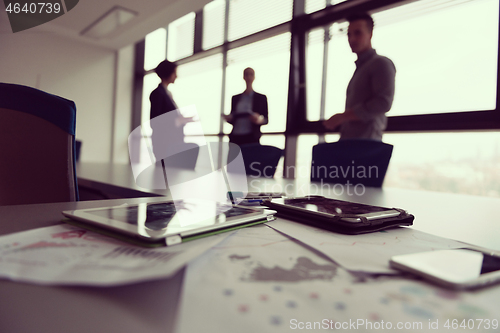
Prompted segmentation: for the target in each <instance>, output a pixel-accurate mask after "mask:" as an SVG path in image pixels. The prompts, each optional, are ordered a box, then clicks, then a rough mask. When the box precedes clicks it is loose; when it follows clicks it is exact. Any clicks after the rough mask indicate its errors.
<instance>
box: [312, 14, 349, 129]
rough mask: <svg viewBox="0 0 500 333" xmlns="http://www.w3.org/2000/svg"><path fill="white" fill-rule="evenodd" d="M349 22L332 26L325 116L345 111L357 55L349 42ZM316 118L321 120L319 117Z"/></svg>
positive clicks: (329, 43)
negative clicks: (347, 91)
mask: <svg viewBox="0 0 500 333" xmlns="http://www.w3.org/2000/svg"><path fill="white" fill-rule="evenodd" d="M347 26H348V23H347V22H343V23H340V24H339V23H334V24H333V25H332V26H331V27H330V37H331V39H330V41H329V42H328V72H327V77H326V82H327V83H326V98H325V118H329V117H330V116H332V115H333V114H335V113H340V112H344V110H345V99H346V89H347V85H348V84H349V81H350V80H351V77H352V74H353V73H354V70H355V69H356V67H355V64H354V61H355V60H356V55H355V54H354V53H352V51H351V48H350V47H349V44H348V43H347ZM314 120H319V117H318V118H317V119H314Z"/></svg>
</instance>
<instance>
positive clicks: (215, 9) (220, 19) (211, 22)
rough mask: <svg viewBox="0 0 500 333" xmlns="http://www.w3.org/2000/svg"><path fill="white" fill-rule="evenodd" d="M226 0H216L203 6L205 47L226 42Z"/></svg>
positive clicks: (208, 47) (206, 48)
mask: <svg viewBox="0 0 500 333" xmlns="http://www.w3.org/2000/svg"><path fill="white" fill-rule="evenodd" d="M225 14H226V1H224V0H216V1H212V2H210V3H208V4H207V5H206V6H205V7H203V49H204V50H208V49H210V48H212V47H215V46H219V45H221V44H222V43H223V42H224V20H225Z"/></svg>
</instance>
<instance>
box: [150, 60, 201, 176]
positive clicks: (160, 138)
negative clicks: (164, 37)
mask: <svg viewBox="0 0 500 333" xmlns="http://www.w3.org/2000/svg"><path fill="white" fill-rule="evenodd" d="M155 73H156V74H157V75H158V77H159V78H160V79H161V82H160V84H159V85H158V87H157V88H156V89H155V90H153V91H152V92H151V95H149V101H150V102H151V113H150V119H151V121H150V125H151V128H152V130H153V134H152V136H151V139H152V143H153V152H154V155H155V157H156V160H160V159H164V158H165V157H168V156H171V155H172V154H173V155H172V156H173V157H172V158H171V159H170V160H169V164H170V165H172V164H175V165H176V166H179V167H186V168H194V164H193V163H196V158H195V157H193V158H192V157H189V158H186V157H183V159H184V160H185V161H179V159H180V158H181V157H179V156H180V155H178V154H175V153H180V152H182V151H186V150H189V149H193V148H196V150H193V154H196V156H197V154H198V152H197V147H198V146H197V145H194V144H187V143H184V125H186V124H187V123H188V122H191V121H193V117H184V116H182V114H181V113H180V112H179V110H178V109H179V108H178V106H177V104H175V102H174V99H173V98H172V94H171V93H170V91H169V90H168V86H169V85H170V84H172V83H174V82H175V79H176V78H177V64H176V63H173V62H170V61H168V60H164V61H162V62H161V63H160V64H159V65H158V66H157V67H156V68H155ZM165 114H168V116H164V115H165ZM157 117H158V118H157ZM154 118H157V119H156V120H155V119H154ZM174 155H176V156H174ZM193 159H194V161H193ZM174 160H176V161H174Z"/></svg>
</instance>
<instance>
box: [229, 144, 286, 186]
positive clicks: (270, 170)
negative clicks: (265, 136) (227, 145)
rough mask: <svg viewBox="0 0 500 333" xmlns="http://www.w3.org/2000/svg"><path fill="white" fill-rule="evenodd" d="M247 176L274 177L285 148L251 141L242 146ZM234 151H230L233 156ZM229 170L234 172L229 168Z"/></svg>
mask: <svg viewBox="0 0 500 333" xmlns="http://www.w3.org/2000/svg"><path fill="white" fill-rule="evenodd" d="M240 150H241V155H242V157H243V163H244V165H245V171H246V175H247V176H254V177H265V178H273V177H274V173H275V172H276V167H277V166H278V162H279V161H280V158H281V156H282V155H283V150H282V149H279V148H277V147H274V146H267V145H261V144H259V143H250V144H245V145H241V146H240ZM231 154H232V152H231V151H230V152H229V155H230V156H231ZM228 172H234V171H233V170H229V169H228Z"/></svg>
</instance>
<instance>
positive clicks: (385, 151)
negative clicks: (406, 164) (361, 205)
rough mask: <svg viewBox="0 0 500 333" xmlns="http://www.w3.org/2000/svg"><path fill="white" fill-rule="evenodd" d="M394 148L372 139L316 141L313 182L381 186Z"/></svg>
mask: <svg viewBox="0 0 500 333" xmlns="http://www.w3.org/2000/svg"><path fill="white" fill-rule="evenodd" d="M392 149H393V146H392V145H390V144H387V143H383V142H381V141H375V140H369V139H350V140H340V141H337V142H332V143H320V144H317V145H315V146H314V147H313V149H312V163H311V181H322V182H326V183H337V184H353V185H356V184H363V185H364V186H370V187H381V186H382V183H383V182H384V178H385V174H386V172H387V167H388V166H389V161H390V160H391V156H392Z"/></svg>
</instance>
